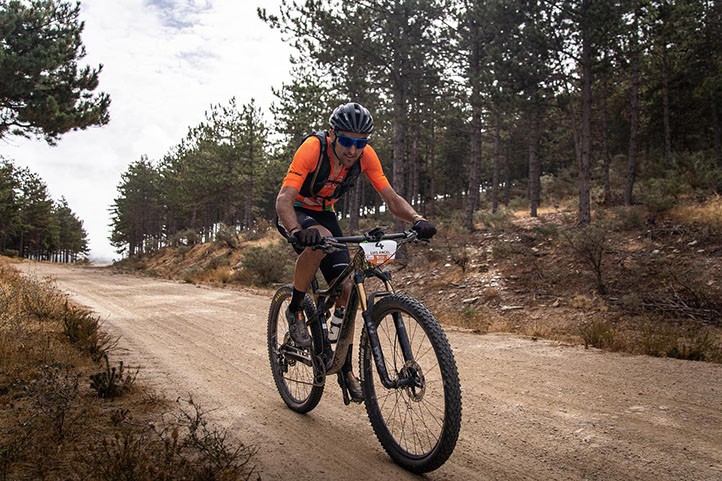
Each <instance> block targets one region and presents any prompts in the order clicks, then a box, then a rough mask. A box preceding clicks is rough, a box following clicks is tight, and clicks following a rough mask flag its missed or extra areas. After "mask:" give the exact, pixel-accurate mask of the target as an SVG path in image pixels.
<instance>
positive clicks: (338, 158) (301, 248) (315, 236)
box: [276, 102, 436, 402]
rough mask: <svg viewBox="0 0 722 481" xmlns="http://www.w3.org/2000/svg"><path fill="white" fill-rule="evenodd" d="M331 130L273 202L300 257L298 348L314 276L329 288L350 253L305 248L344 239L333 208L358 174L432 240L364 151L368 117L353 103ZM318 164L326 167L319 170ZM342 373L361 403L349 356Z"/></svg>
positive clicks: (294, 330) (313, 143)
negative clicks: (324, 240)
mask: <svg viewBox="0 0 722 481" xmlns="http://www.w3.org/2000/svg"><path fill="white" fill-rule="evenodd" d="M329 125H330V130H329V131H328V132H326V133H325V134H324V135H325V137H326V138H325V139H323V137H322V138H321V139H319V138H317V137H315V136H309V137H308V138H307V139H306V140H305V141H304V142H303V143H302V144H301V146H300V147H299V148H298V150H297V151H296V153H295V155H294V157H293V161H292V162H291V166H290V167H289V169H288V171H287V173H286V177H285V178H284V179H283V183H282V185H281V189H280V191H279V193H278V196H277V197H276V213H277V215H278V220H279V221H280V223H281V224H282V226H281V225H279V226H278V227H279V231H281V233H282V234H283V235H284V236H286V237H288V236H289V235H292V236H295V237H296V239H297V241H298V242H297V244H296V246H294V248H295V249H296V252H298V253H299V256H298V259H297V260H296V270H295V273H294V278H293V296H292V298H291V302H290V305H289V307H288V310H287V311H286V319H287V321H288V329H289V332H290V334H291V337H292V338H293V341H294V342H295V343H296V344H297V345H298V346H300V347H309V346H310V345H311V337H310V335H309V333H308V329H307V327H306V320H305V316H304V313H303V299H304V296H305V293H306V291H307V290H308V288H309V287H310V285H311V280H312V279H313V277H314V276H315V274H316V271H317V270H318V269H319V267H320V269H321V273H322V274H323V276H324V278H325V279H326V282H329V283H330V282H331V281H333V279H335V278H336V277H337V276H338V275H339V274H341V272H342V271H343V270H344V268H345V267H346V266H347V265H348V264H349V262H350V256H349V253H348V250H341V251H337V252H333V253H330V254H328V255H326V254H325V253H324V252H323V251H321V250H313V249H310V248H309V247H310V246H314V245H317V244H320V243H321V240H322V237H324V236H336V237H338V236H343V233H342V231H341V228H340V227H339V224H338V220H337V219H336V213H335V211H334V203H335V202H336V201H337V200H338V199H339V197H340V196H341V195H342V194H343V193H344V192H345V191H346V190H348V188H350V187H351V186H352V185H353V181H354V180H355V177H356V176H357V175H358V174H359V173H361V172H362V173H364V174H365V175H366V177H367V178H368V179H369V181H370V182H371V184H372V185H373V186H374V188H375V189H376V191H377V192H378V193H379V194H380V195H381V198H382V199H383V200H384V202H385V203H386V206H387V207H388V209H389V211H390V212H391V213H392V214H393V215H394V216H395V217H397V218H398V219H400V220H402V221H405V222H409V223H412V224H413V226H412V229H414V230H415V231H416V232H417V233H418V238H419V239H430V238H431V237H433V235H434V234H436V227H434V225H433V224H432V223H431V222H429V221H428V220H426V219H425V218H424V216H422V215H420V214H418V213H417V212H416V211H415V210H414V208H413V207H411V205H410V204H409V203H408V202H407V201H406V200H405V199H404V198H403V197H401V196H400V195H398V194H397V193H396V191H394V189H393V188H392V187H391V184H390V183H389V181H388V180H387V179H386V176H385V175H384V172H383V169H382V168H381V162H380V161H379V157H378V155H376V152H375V151H374V149H373V148H372V147H371V146H370V145H368V138H369V135H370V134H371V133H372V132H373V130H374V121H373V117H372V116H371V114H370V113H369V111H368V110H367V109H366V108H364V107H363V106H361V105H360V104H358V103H354V102H351V103H347V104H344V105H340V106H339V107H337V108H336V109H335V110H334V111H333V113H332V114H331V117H330V118H329ZM324 140H325V141H324ZM323 145H326V146H327V147H326V152H321V149H322V146H323ZM319 162H325V163H327V165H318V164H319ZM317 167H319V169H317ZM282 228H283V229H282ZM350 281H351V279H349V283H348V284H347V285H346V286H345V289H344V291H345V292H344V296H343V297H344V298H343V299H338V300H337V306H338V307H343V305H345V302H346V300H347V299H348V293H349V292H350V288H351V285H350ZM342 372H343V375H344V376H345V377H346V386H347V389H348V391H349V395H350V396H351V399H352V400H354V401H356V402H361V401H362V400H363V392H362V391H361V385H360V383H359V381H358V379H356V377H355V376H354V374H353V371H352V368H351V352H350V351H349V354H348V357H347V359H346V363H345V365H344V366H343V368H342Z"/></svg>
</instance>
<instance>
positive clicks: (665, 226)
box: [115, 197, 722, 362]
mask: <svg viewBox="0 0 722 481" xmlns="http://www.w3.org/2000/svg"><path fill="white" fill-rule="evenodd" d="M572 219H573V216H572V214H571V212H564V211H561V210H557V211H555V212H543V213H541V214H540V215H539V217H538V218H530V217H528V216H527V215H526V214H524V213H512V212H509V213H506V214H500V215H490V214H480V215H479V218H478V224H477V230H476V231H475V232H473V233H466V232H463V231H462V230H461V229H460V228H458V227H453V225H454V222H453V221H451V222H448V223H441V224H440V232H439V234H438V235H437V236H436V237H435V238H434V240H433V242H432V243H431V244H428V245H425V244H417V245H412V246H410V248H409V254H410V256H409V257H410V261H409V262H408V263H407V264H405V265H404V264H402V262H396V263H395V264H392V265H391V267H390V269H391V270H392V271H393V272H394V282H395V286H396V288H397V290H399V291H407V292H409V293H410V294H412V295H414V296H417V297H419V298H420V299H421V300H423V302H424V303H425V304H426V305H427V306H429V307H430V308H431V310H432V311H433V312H434V313H435V315H436V316H437V317H438V318H439V320H440V321H441V322H442V323H444V324H446V325H449V326H455V328H460V329H468V330H471V331H473V332H478V333H488V332H510V333H516V334H520V335H525V336H531V337H532V338H545V339H553V340H557V341H561V342H565V343H571V344H584V345H587V346H593V347H598V348H603V349H607V350H613V351H623V352H631V353H641V354H649V355H655V356H661V357H677V358H683V359H691V360H704V361H710V362H722V282H720V279H722V235H721V234H722V199H720V198H719V197H713V198H711V199H709V200H706V201H705V202H703V203H700V204H689V205H686V206H684V207H676V208H674V209H672V210H670V211H668V212H667V213H665V215H664V216H661V215H656V216H652V215H651V214H650V213H649V212H648V211H646V210H645V209H643V208H642V207H632V208H613V209H606V210H604V211H598V212H597V215H596V218H595V221H594V223H593V225H592V226H591V227H589V228H587V229H579V228H577V227H575V226H574V225H573V221H572ZM456 225H458V223H457V224H456ZM257 237H258V236H257ZM293 259H294V256H293V255H292V252H291V249H290V248H289V247H288V246H286V245H284V244H283V243H282V242H281V241H280V240H279V236H278V235H277V233H275V231H269V232H268V233H267V235H265V236H263V237H262V238H260V239H253V240H249V239H244V238H242V237H237V238H234V239H228V238H225V240H220V241H217V242H214V243H205V244H200V245H196V246H193V247H188V246H181V247H174V248H170V247H169V248H165V249H162V250H160V251H158V252H155V253H153V254H151V255H145V256H142V257H139V258H133V259H130V260H124V261H122V262H120V263H118V264H116V266H115V268H116V269H120V270H123V271H133V272H140V273H143V274H146V275H152V276H158V277H164V278H170V279H177V280H180V281H184V282H191V283H212V284H223V285H227V286H229V287H232V288H242V289H252V290H254V291H256V292H259V293H262V292H268V294H269V295H270V293H271V291H272V289H273V288H274V286H275V285H278V284H282V283H285V282H287V281H286V280H287V279H290V276H291V272H292V270H291V269H292V265H293ZM595 266H596V267H595Z"/></svg>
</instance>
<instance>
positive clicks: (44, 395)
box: [25, 365, 80, 439]
mask: <svg viewBox="0 0 722 481" xmlns="http://www.w3.org/2000/svg"><path fill="white" fill-rule="evenodd" d="M79 378H80V376H79V375H77V374H71V373H69V372H68V371H67V370H66V372H65V373H63V372H62V369H61V367H60V366H57V365H54V366H43V367H42V368H41V371H40V377H39V378H38V379H35V380H33V381H32V382H31V383H30V384H28V385H27V386H26V388H25V390H26V393H27V395H28V397H29V398H30V400H31V402H32V404H33V407H34V408H35V410H36V412H38V413H40V415H41V417H42V418H43V420H44V421H45V422H47V423H48V424H49V425H50V427H51V432H52V433H53V435H54V436H55V438H56V439H62V437H63V436H64V434H65V430H66V429H67V428H68V426H69V425H70V424H72V423H73V422H75V421H76V420H77V418H78V416H77V415H76V416H75V418H73V417H71V412H72V411H73V410H74V408H76V401H77V398H78V380H79ZM76 414H77V413H76Z"/></svg>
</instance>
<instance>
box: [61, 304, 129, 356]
mask: <svg viewBox="0 0 722 481" xmlns="http://www.w3.org/2000/svg"><path fill="white" fill-rule="evenodd" d="M63 334H65V336H66V337H67V338H68V339H69V340H70V342H71V343H73V345H75V346H76V347H77V348H79V349H80V350H81V351H83V352H85V353H87V354H89V355H90V356H91V357H92V359H93V361H95V362H97V361H99V360H100V359H101V358H102V357H103V356H104V355H105V354H106V353H107V352H108V351H109V350H110V349H112V348H113V346H115V344H116V342H117V339H113V338H112V337H111V336H110V335H109V334H107V333H105V332H103V331H101V330H100V318H99V317H94V316H93V315H92V314H91V313H90V311H88V310H86V309H83V308H79V307H74V306H70V305H68V302H67V301H66V302H65V313H64V314H63Z"/></svg>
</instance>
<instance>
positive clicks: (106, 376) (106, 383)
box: [90, 354, 139, 399]
mask: <svg viewBox="0 0 722 481" xmlns="http://www.w3.org/2000/svg"><path fill="white" fill-rule="evenodd" d="M103 359H104V360H105V370H104V371H101V372H99V373H96V374H93V375H92V376H90V388H91V389H93V390H94V391H95V392H97V393H98V396H100V397H101V398H104V399H107V398H114V397H118V396H121V395H122V394H124V393H126V392H128V391H130V390H131V389H132V387H133V384H134V383H135V378H136V376H137V375H138V371H139V369H136V371H135V372H134V373H133V374H130V375H129V374H128V373H126V372H125V367H124V366H123V361H120V362H119V363H118V369H116V368H115V367H110V361H109V360H108V356H107V354H106V355H103Z"/></svg>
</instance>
